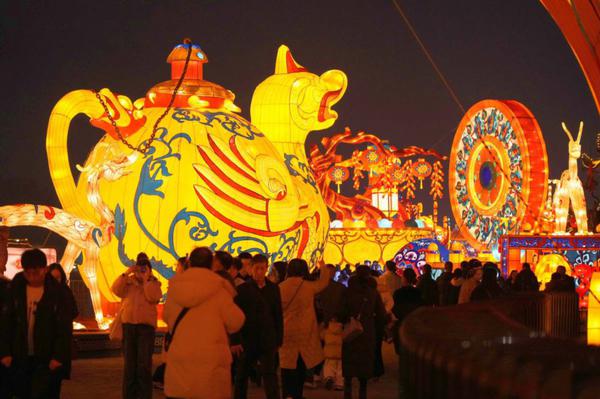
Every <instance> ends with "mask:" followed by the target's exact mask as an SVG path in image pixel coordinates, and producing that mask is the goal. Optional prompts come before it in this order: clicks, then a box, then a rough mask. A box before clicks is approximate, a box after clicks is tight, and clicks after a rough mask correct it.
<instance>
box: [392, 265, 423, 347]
mask: <svg viewBox="0 0 600 399" xmlns="http://www.w3.org/2000/svg"><path fill="white" fill-rule="evenodd" d="M416 283H417V273H415V271H414V270H413V269H411V268H406V269H404V271H403V272H402V287H400V288H398V289H397V290H396V292H394V306H393V307H392V313H393V314H394V316H396V319H397V320H396V322H395V323H394V327H393V335H394V348H395V350H396V353H397V354H400V325H401V324H402V321H404V318H405V317H406V316H408V315H409V314H410V313H411V312H413V311H414V310H415V309H417V308H418V307H420V306H424V305H425V302H423V296H422V294H421V291H420V290H419V289H418V288H416V287H415V284H416Z"/></svg>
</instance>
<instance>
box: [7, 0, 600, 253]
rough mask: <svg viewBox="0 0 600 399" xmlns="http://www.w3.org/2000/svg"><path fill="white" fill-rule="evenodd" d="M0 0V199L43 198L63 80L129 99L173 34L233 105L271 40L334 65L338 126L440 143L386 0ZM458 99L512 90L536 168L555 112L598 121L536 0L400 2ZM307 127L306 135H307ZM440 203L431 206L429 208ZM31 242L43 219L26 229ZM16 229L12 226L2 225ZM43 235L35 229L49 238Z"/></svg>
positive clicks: (427, 83)
mask: <svg viewBox="0 0 600 399" xmlns="http://www.w3.org/2000/svg"><path fill="white" fill-rule="evenodd" d="M1 3H2V5H0V15H1V17H0V18H1V20H0V21H1V23H0V46H1V47H0V53H1V54H2V56H1V57H0V71H1V73H0V88H1V90H2V95H1V96H0V101H1V105H2V108H1V109H2V112H1V113H0V124H1V126H2V131H1V132H0V168H1V170H2V173H1V175H0V204H10V203H18V202H36V203H47V204H50V205H58V200H57V197H56V194H55V192H54V188H53V186H52V183H51V181H50V175H49V172H48V166H47V158H46V153H45V135H46V127H47V122H48V117H49V115H50V111H51V110H52V107H53V106H54V104H55V103H56V102H57V101H58V99H60V98H61V96H63V95H64V94H66V93H67V92H69V91H71V90H74V89H80V88H89V89H100V88H102V87H108V88H110V89H112V90H113V91H115V92H119V93H122V94H126V95H127V96H129V97H131V98H138V97H142V96H144V94H145V92H146V90H147V89H148V88H150V87H151V86H153V85H154V84H155V83H157V82H160V81H163V80H166V79H167V78H168V74H169V67H168V65H167V64H166V63H165V58H166V56H167V55H168V53H169V51H170V50H171V48H172V47H173V46H174V45H176V44H178V43H180V41H181V39H182V38H184V37H191V38H192V39H193V40H194V42H195V43H198V44H199V45H200V46H201V47H202V49H203V50H204V51H205V53H206V54H207V55H208V58H209V60H210V63H209V64H208V65H207V66H206V67H205V78H206V79H208V80H211V81H213V82H216V83H219V84H221V85H223V86H224V87H226V88H228V89H230V90H232V91H233V92H234V93H235V94H236V95H237V99H236V103H237V104H238V105H239V106H240V107H241V108H242V113H243V115H244V116H246V117H249V107H250V99H251V96H252V92H253V89H254V87H255V86H256V85H257V84H258V83H259V82H260V81H262V80H263V79H264V78H265V77H266V76H268V75H269V74H271V73H272V71H273V65H274V59H275V53H276V50H277V47H278V45H279V44H282V43H285V44H287V45H288V46H289V47H290V48H291V49H292V52H293V54H294V56H295V58H296V59H297V60H298V62H299V63H301V64H302V65H304V66H305V67H307V68H308V69H309V70H311V71H312V72H315V73H319V74H320V73H322V72H324V71H325V70H327V69H332V68H338V69H341V70H343V71H344V72H346V74H347V75H348V79H349V86H348V91H347V93H346V95H345V97H344V98H343V99H342V101H341V102H340V103H338V104H337V105H336V106H335V109H336V110H337V111H338V112H339V115H340V116H339V120H338V122H337V123H336V125H335V126H334V127H333V128H332V129H330V130H329V131H327V133H334V132H337V131H340V130H342V129H343V127H344V126H350V127H351V128H352V129H354V130H360V129H363V130H366V131H368V132H370V133H374V134H376V135H379V136H380V137H382V138H385V139H389V140H390V141H391V142H392V143H393V144H395V145H397V146H398V147H403V146H408V145H419V146H423V147H431V146H434V145H435V147H434V148H435V149H436V150H438V151H440V152H442V153H449V151H450V144H451V142H452V137H453V134H454V130H455V129H456V126H457V124H458V122H459V120H460V118H461V116H462V114H461V112H460V111H459V110H458V108H457V106H456V105H455V104H454V103H453V101H452V100H451V98H450V96H449V95H448V93H447V91H446V90H445V88H444V87H443V85H442V84H441V82H440V81H439V79H438V77H437V76H436V74H435V73H434V71H433V69H432V68H431V66H430V64H429V63H428V62H427V60H426V58H425V57H424V56H423V54H422V52H421V50H420V49H419V48H418V46H417V44H416V42H415V41H414V40H413V38H412V36H411V35H410V33H409V31H408V30H407V28H406V26H405V25H404V23H403V21H402V19H401V18H400V16H399V15H398V14H397V12H396V11H395V9H394V7H393V4H392V2H391V0H370V1H366V0H365V1H358V0H357V1H339V0H335V1H330V0H320V1H310V0H309V1H307V0H304V1H297V0H295V1H287V0H279V1H276V0H269V1H260V0H244V1H242V0H212V1H208V0H204V1H202V0H196V1H192V0H188V1H182V0H180V1H176V0H169V1H118V2H115V1H96V2H91V1H89V2H88V1H85V2H84V1H78V2H66V1H56V2H49V1H48V2H42V1H15V0H13V1H4V2H1ZM400 3H401V4H402V6H403V7H404V9H405V11H406V13H407V14H408V16H409V18H410V19H411V21H412V23H413V25H414V27H415V28H416V30H417V31H418V32H419V34H420V35H421V38H422V40H423V41H424V43H425V44H426V45H427V47H428V48H429V50H430V51H431V54H432V55H433V57H434V59H435V60H436V61H437V63H438V65H439V67H440V69H441V70H442V71H443V72H444V74H445V75H446V78H447V79H448V81H449V82H450V84H451V85H452V86H453V87H454V89H455V91H456V93H457V95H458V97H459V98H460V100H461V102H462V103H463V105H464V106H465V107H466V108H469V107H470V106H471V105H472V104H474V103H475V102H477V101H479V100H481V99H485V98H497V99H516V100H519V101H521V102H523V103H524V104H525V105H526V106H528V107H529V108H530V109H531V110H532V112H533V113H534V115H536V117H537V119H538V121H539V123H540V125H541V128H542V130H543V132H544V136H545V138H546V144H547V147H548V153H549V154H550V173H551V176H554V177H558V176H559V174H560V172H561V171H562V170H563V169H564V168H566V166H567V148H566V145H567V138H566V136H565V135H564V133H563V132H562V130H561V128H560V122H561V121H562V120H565V121H567V123H568V124H569V126H572V127H573V129H575V126H576V123H577V122H578V121H579V120H584V121H585V123H586V127H585V129H584V137H583V142H582V144H583V149H584V151H586V150H587V152H589V153H594V150H593V143H594V138H595V134H596V132H598V131H600V121H599V118H598V113H597V110H596V108H595V106H594V102H593V99H592V96H591V94H590V91H589V88H588V86H587V84H586V82H585V78H584V76H583V73H582V72H581V70H580V68H579V65H578V63H577V61H576V59H575V57H574V55H573V54H572V52H571V50H570V48H569V46H568V44H567V43H566V41H565V39H564V38H563V36H562V34H561V32H560V31H559V29H558V27H557V26H556V25H555V23H554V21H553V20H552V19H551V18H550V16H549V15H548V14H547V12H546V11H545V9H544V8H543V7H542V5H541V4H540V3H539V2H538V1H536V0H502V1H496V0H487V1H484V0H460V1H449V0H401V1H400ZM99 137H100V131H98V130H95V129H93V128H90V127H88V125H87V122H86V120H85V118H84V117H82V118H81V119H80V120H76V123H74V125H72V128H71V136H70V142H69V147H70V150H69V153H70V154H71V158H72V162H73V163H76V162H79V163H81V162H83V160H84V159H85V157H86V155H87V153H88V152H89V150H90V149H91V148H92V146H93V145H94V143H96V142H97V140H98V139H99ZM320 137H321V134H318V133H315V134H312V135H311V137H310V141H311V142H315V141H316V140H318V139H319V138H320ZM444 210H446V212H448V207H447V206H444V207H443V208H442V211H444ZM27 233H28V234H30V237H31V238H32V239H33V241H37V242H40V241H43V239H44V237H45V236H46V234H45V233H44V232H43V231H41V230H40V231H36V232H32V233H30V232H27ZM19 234H25V232H24V231H23V230H16V231H15V232H14V233H13V236H14V235H19ZM52 240H54V238H52V239H51V243H52V242H53V241H52Z"/></svg>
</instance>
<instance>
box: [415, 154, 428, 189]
mask: <svg viewBox="0 0 600 399" xmlns="http://www.w3.org/2000/svg"><path fill="white" fill-rule="evenodd" d="M431 172H433V167H432V166H431V164H430V163H429V162H427V161H426V160H425V159H424V158H419V159H418V160H417V162H415V163H414V164H413V174H414V175H415V177H416V178H417V179H419V188H420V189H421V190H422V189H423V180H425V179H427V178H428V177H429V176H431Z"/></svg>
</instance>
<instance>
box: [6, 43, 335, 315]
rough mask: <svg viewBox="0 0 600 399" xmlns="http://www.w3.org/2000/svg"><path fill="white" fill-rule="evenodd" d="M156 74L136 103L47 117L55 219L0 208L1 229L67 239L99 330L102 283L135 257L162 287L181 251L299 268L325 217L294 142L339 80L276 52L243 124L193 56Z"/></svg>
mask: <svg viewBox="0 0 600 399" xmlns="http://www.w3.org/2000/svg"><path fill="white" fill-rule="evenodd" d="M167 62H169V63H170V64H171V80H167V81H165V82H162V83H159V84H157V85H155V86H154V87H152V88H151V89H150V90H149V91H148V93H147V94H146V97H145V98H141V99H138V100H136V101H131V100H130V99H129V98H127V97H126V96H123V95H117V94H114V93H112V92H111V91H110V90H108V89H102V90H100V91H99V92H97V93H96V92H94V91H91V90H76V91H73V92H71V93H69V94H67V95H66V96H64V97H63V98H62V99H61V100H60V101H59V102H58V104H56V106H55V107H54V109H53V111H52V114H51V116H50V122H49V126H48V135H47V142H46V147H47V152H48V161H49V166H50V172H51V176H52V180H53V182H54V185H55V187H56V190H57V193H58V197H59V199H60V202H61V204H62V207H63V208H62V209H57V208H53V207H48V206H34V205H17V206H5V207H0V217H1V218H2V219H1V221H2V223H1V224H4V225H36V226H42V227H46V228H49V229H52V230H54V231H56V232H58V233H59V234H61V235H63V236H64V237H65V238H67V240H68V241H69V243H68V245H67V248H66V250H65V254H64V258H63V260H62V262H63V264H64V265H65V266H66V267H67V268H70V267H72V265H73V264H74V262H75V260H76V259H77V258H78V257H79V256H80V254H81V255H82V258H83V259H82V262H83V263H82V266H81V269H82V271H83V273H82V274H83V277H84V279H85V280H86V283H87V284H88V286H89V287H90V291H91V293H92V299H93V303H94V309H95V312H96V318H97V320H98V321H99V322H102V320H103V313H102V310H101V300H100V294H99V293H101V294H102V295H103V296H104V298H105V299H106V300H108V301H109V302H115V301H116V300H117V298H115V297H114V296H113V294H112V293H111V291H110V285H111V283H112V282H113V281H114V279H116V278H117V277H118V275H119V274H121V273H123V271H125V270H126V268H127V267H129V266H130V265H131V264H132V263H133V259H135V257H136V255H137V253H139V252H142V251H143V252H145V253H147V254H148V256H149V257H150V260H151V263H152V266H153V269H154V271H155V275H157V276H158V277H159V279H160V280H162V281H163V282H164V281H165V280H166V279H168V278H169V277H171V275H172V274H173V272H174V267H173V265H174V264H175V262H176V259H177V258H178V257H180V256H184V255H186V254H187V253H189V252H190V251H191V249H192V248H194V247H195V246H208V247H210V248H212V249H214V250H225V251H228V252H231V253H233V254H237V253H239V252H241V251H248V252H251V253H252V252H254V253H265V254H268V256H270V259H271V261H277V260H289V259H292V258H294V257H302V258H304V259H306V260H307V261H309V263H312V264H314V263H315V262H316V261H317V260H319V259H320V258H321V256H322V253H323V248H324V245H325V241H326V236H327V231H328V226H329V216H328V212H327V207H326V205H325V203H324V202H323V199H322V198H321V195H320V192H319V189H318V187H317V185H316V183H315V180H314V178H313V176H312V172H311V170H310V169H309V167H308V162H307V160H306V155H305V150H304V141H305V139H306V136H307V134H308V133H309V132H310V131H312V130H320V129H325V128H328V127H330V126H331V125H332V124H333V122H334V121H335V120H336V118H337V114H336V113H335V112H334V111H333V110H332V109H331V106H332V105H333V104H335V103H336V102H337V101H338V100H339V99H340V98H341V97H342V95H343V94H344V92H345V89H346V85H347V80H346V76H345V74H344V73H343V72H341V71H337V70H331V71H328V72H325V73H324V74H322V75H321V76H317V75H315V74H312V73H310V72H308V71H307V70H306V69H305V68H303V67H302V66H300V65H299V64H298V63H296V62H295V60H294V59H293V57H292V55H291V53H290V51H289V49H288V48H287V47H285V46H281V47H280V48H279V50H278V53H277V59H276V66H275V74H274V75H272V76H270V77H268V78H267V79H266V80H264V81H263V82H262V83H260V84H259V85H258V87H257V88H256V90H255V92H254V95H253V98H252V105H251V115H252V122H253V123H252V124H251V123H250V122H248V121H247V120H245V119H244V118H242V117H241V116H239V115H238V114H237V113H238V112H239V111H240V110H239V108H237V107H236V106H235V105H234V102H233V101H234V95H233V93H232V92H231V91H229V90H227V89H225V88H223V87H221V86H219V85H218V84H215V83H211V82H209V81H207V80H204V78H203V71H202V67H203V65H204V64H205V63H206V62H207V57H206V55H205V54H204V53H203V52H202V50H201V49H200V47H198V46H196V45H192V44H191V43H190V42H186V43H185V44H180V45H178V46H177V47H175V48H174V49H173V51H172V52H171V54H170V55H169V57H168V58H167ZM178 84H180V86H179V87H178V88H177V86H178ZM176 88H177V90H176V92H175V89H176ZM170 103H172V104H170ZM81 113H83V114H86V115H87V116H88V117H89V118H90V122H91V124H92V125H93V126H95V127H98V128H100V129H103V130H104V131H105V132H106V134H105V135H104V136H103V137H102V139H101V140H100V142H99V143H98V144H97V145H96V146H95V148H94V149H93V150H92V152H91V153H90V155H89V157H88V159H87V161H86V163H85V165H84V166H83V167H79V166H78V168H79V169H80V171H81V175H80V177H79V180H78V183H77V185H76V184H75V180H74V178H73V175H72V173H71V165H70V163H69V155H68V152H67V138H68V134H69V125H70V123H71V120H72V119H73V118H74V117H75V116H77V115H78V114H81ZM163 114H164V115H163ZM159 118H160V120H159ZM157 121H158V123H157Z"/></svg>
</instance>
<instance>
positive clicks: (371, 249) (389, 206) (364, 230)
mask: <svg viewBox="0 0 600 399" xmlns="http://www.w3.org/2000/svg"><path fill="white" fill-rule="evenodd" d="M321 144H322V149H321V147H319V146H316V145H314V146H313V147H311V151H310V167H311V169H312V170H313V171H314V174H315V179H316V181H317V184H318V185H319V188H320V190H321V193H322V195H323V198H324V199H325V203H326V204H327V206H328V207H329V209H331V210H332V211H333V212H334V213H335V215H336V220H334V221H333V222H332V223H331V229H330V230H329V237H328V241H327V245H326V247H325V259H326V260H327V262H330V263H338V264H342V263H349V264H351V265H354V264H356V263H359V262H364V261H365V260H371V261H375V260H377V261H378V262H380V263H382V262H384V261H386V260H389V259H393V258H394V256H395V255H396V254H397V252H398V250H399V249H400V248H402V247H404V246H405V245H406V244H407V243H409V242H412V241H415V240H418V239H420V238H432V237H435V238H437V237H439V238H441V239H447V237H448V234H447V233H446V232H445V229H444V228H442V227H440V226H437V225H436V224H435V223H433V220H432V219H430V218H427V217H423V218H422V220H418V221H411V222H414V223H413V224H412V226H413V227H408V226H406V225H405V222H407V221H408V220H409V219H410V215H409V213H408V211H407V207H409V206H410V207H413V206H414V207H416V206H417V205H413V204H411V203H410V201H408V202H407V201H405V202H404V204H402V203H400V201H399V188H398V186H399V185H400V184H401V183H402V182H403V181H404V180H405V176H407V175H410V176H411V177H413V178H414V177H415V176H414V173H413V169H412V163H411V162H410V158H411V157H416V156H420V157H425V156H431V157H434V158H436V159H437V160H438V161H436V162H439V160H443V159H445V157H443V156H441V155H440V154H438V153H437V152H435V151H432V150H425V149H423V148H419V147H414V146H412V147H406V148H404V149H401V150H398V149H396V148H395V147H393V146H391V145H389V144H388V143H386V142H384V141H382V140H381V139H379V138H378V137H376V136H374V135H372V134H368V133H365V132H358V133H356V134H353V133H352V132H351V131H350V129H349V128H346V130H345V131H344V132H342V133H338V134H335V135H333V136H331V137H324V138H323V139H322V140H321ZM339 144H350V145H354V146H359V145H366V148H364V147H363V148H364V149H356V150H354V151H353V152H352V155H351V156H350V157H348V158H343V157H342V156H341V155H339V154H337V153H336V149H337V147H338V145H339ZM405 158H408V159H407V162H405V165H406V164H408V165H409V166H410V167H409V168H408V169H405V167H402V166H401V161H400V160H401V159H405ZM420 159H421V158H420ZM440 165H441V163H440ZM336 168H344V169H346V170H352V173H353V180H354V188H355V189H358V188H359V187H360V186H361V182H360V180H361V179H364V178H365V177H366V176H364V174H363V171H367V170H369V171H372V173H369V176H368V179H367V180H368V181H367V184H366V190H365V191H364V192H360V193H357V194H356V195H355V196H353V197H350V196H345V195H342V194H340V192H339V190H337V189H332V188H331V187H330V184H331V183H335V184H336V185H338V183H337V182H338V181H339V180H340V178H341V174H340V175H337V176H336V173H335V170H336ZM349 173H350V172H349ZM441 176H443V173H442V174H441ZM438 177H439V176H438ZM438 183H439V186H436V187H437V189H436V193H437V194H436V195H440V196H441V190H443V187H442V185H441V181H439V182H438ZM432 184H433V183H432ZM436 184H437V183H436ZM413 188H414V183H413ZM431 195H432V198H433V196H434V194H431ZM369 199H370V201H369ZM405 205H406V206H405ZM367 257H368V258H369V259H366V258H367Z"/></svg>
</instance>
